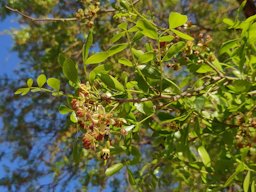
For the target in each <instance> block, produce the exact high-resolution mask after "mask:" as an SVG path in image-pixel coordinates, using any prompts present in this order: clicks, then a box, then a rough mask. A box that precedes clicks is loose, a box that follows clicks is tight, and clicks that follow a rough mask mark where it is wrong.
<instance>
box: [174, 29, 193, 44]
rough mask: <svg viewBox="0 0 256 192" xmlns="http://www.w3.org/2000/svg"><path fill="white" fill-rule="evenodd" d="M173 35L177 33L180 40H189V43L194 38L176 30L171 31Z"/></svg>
mask: <svg viewBox="0 0 256 192" xmlns="http://www.w3.org/2000/svg"><path fill="white" fill-rule="evenodd" d="M171 30H172V32H173V33H175V34H176V35H178V36H179V37H180V38H182V39H185V40H189V41H193V40H194V38H193V37H191V36H189V35H188V34H185V33H182V32H180V31H178V30H176V29H171Z"/></svg>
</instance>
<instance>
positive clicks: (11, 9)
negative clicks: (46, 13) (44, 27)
mask: <svg viewBox="0 0 256 192" xmlns="http://www.w3.org/2000/svg"><path fill="white" fill-rule="evenodd" d="M5 8H6V9H8V10H10V11H13V12H16V13H18V14H20V15H21V16H23V17H25V18H27V19H29V20H32V21H35V22H56V21H76V20H77V18H76V17H70V18H48V17H47V18H34V17H31V16H29V15H26V14H24V13H22V12H20V11H19V10H18V9H14V8H11V7H9V6H7V5H6V6H5Z"/></svg>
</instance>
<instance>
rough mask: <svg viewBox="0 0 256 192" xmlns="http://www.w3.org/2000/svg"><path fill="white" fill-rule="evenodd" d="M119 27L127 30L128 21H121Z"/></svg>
mask: <svg viewBox="0 0 256 192" xmlns="http://www.w3.org/2000/svg"><path fill="white" fill-rule="evenodd" d="M117 27H118V28H119V29H123V30H124V31H126V30H127V27H128V23H121V24H119V25H118V26H117Z"/></svg>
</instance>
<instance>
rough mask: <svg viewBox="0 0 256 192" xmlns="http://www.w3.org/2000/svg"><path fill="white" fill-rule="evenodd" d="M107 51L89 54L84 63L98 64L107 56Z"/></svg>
mask: <svg viewBox="0 0 256 192" xmlns="http://www.w3.org/2000/svg"><path fill="white" fill-rule="evenodd" d="M108 56H109V55H108V53H107V52H99V53H95V54H93V55H91V56H90V57H89V58H88V59H87V60H86V61H85V64H98V63H101V62H103V61H105V60H106V59H107V58H108Z"/></svg>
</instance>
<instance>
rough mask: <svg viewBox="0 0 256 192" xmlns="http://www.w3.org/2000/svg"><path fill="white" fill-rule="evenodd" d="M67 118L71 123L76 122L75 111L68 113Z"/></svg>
mask: <svg viewBox="0 0 256 192" xmlns="http://www.w3.org/2000/svg"><path fill="white" fill-rule="evenodd" d="M69 119H70V121H71V122H73V123H77V122H78V120H77V117H76V113H75V112H74V111H73V112H72V113H71V114H70V116H69Z"/></svg>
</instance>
